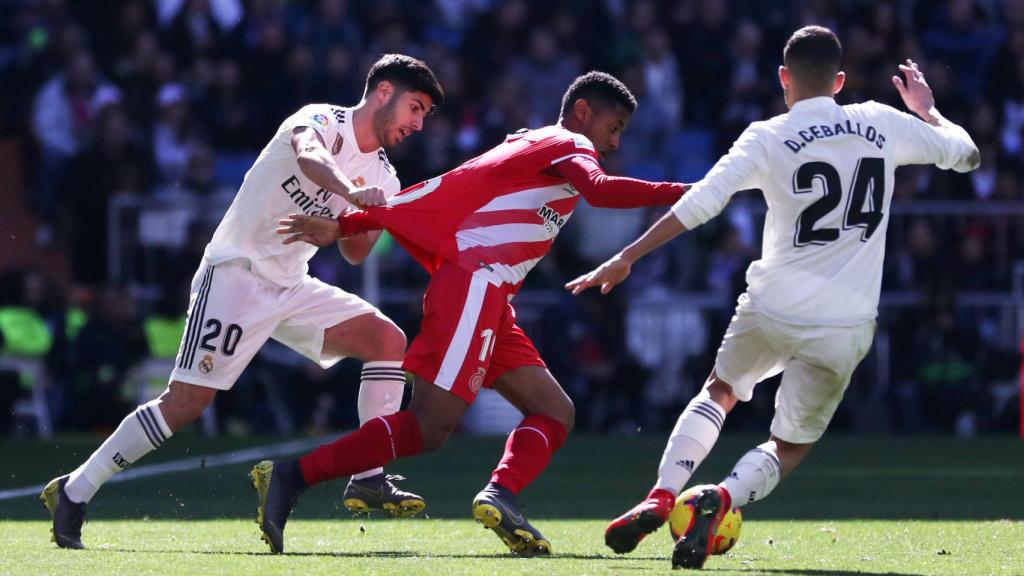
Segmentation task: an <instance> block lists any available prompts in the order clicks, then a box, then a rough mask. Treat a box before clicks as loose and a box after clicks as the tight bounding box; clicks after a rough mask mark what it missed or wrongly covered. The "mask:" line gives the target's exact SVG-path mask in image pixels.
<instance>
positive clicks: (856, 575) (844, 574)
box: [100, 548, 922, 576]
mask: <svg viewBox="0 0 1024 576" xmlns="http://www.w3.org/2000/svg"><path fill="white" fill-rule="evenodd" d="M100 551H101V552H113V553H117V554H122V553H130V554H166V555H170V554H204V555H210V556H250V557H254V558H259V557H266V558H275V557H277V555H275V554H270V553H269V552H239V551H225V552H217V551H213V550H138V549H134V548H104V549H102V550H100ZM281 557H282V558H288V557H297V558H451V559H478V560H516V559H518V557H516V556H513V555H511V554H507V553H495V554H421V553H417V552H410V551H406V550H380V551H371V552H288V553H285V554H282V555H281ZM536 558H537V559H538V560H594V561H609V562H615V563H618V564H621V563H626V562H636V561H657V562H664V563H666V564H667V563H668V559H667V558H665V557H664V556H639V555H635V556H634V555H631V556H617V555H616V556H606V555H603V554H553V555H551V556H539V557H536ZM616 569H617V570H629V569H631V567H629V566H617V567H616ZM635 569H638V570H639V569H645V568H641V567H636V568H635ZM704 571H705V572H711V573H714V572H748V571H749V572H752V573H757V574H801V575H805V576H922V575H919V574H915V573H913V572H871V571H865V570H816V569H800V568H795V569H793V568H790V569H781V568H776V569H772V568H760V567H753V566H751V567H748V568H743V569H736V568H715V567H713V566H712V567H705V568H704Z"/></svg>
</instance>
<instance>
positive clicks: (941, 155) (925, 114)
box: [892, 58, 981, 172]
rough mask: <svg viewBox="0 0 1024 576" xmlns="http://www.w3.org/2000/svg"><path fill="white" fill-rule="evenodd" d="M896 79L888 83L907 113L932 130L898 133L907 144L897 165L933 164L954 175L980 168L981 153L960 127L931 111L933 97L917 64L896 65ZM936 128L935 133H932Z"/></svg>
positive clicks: (914, 128) (909, 62) (933, 108)
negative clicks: (897, 94)
mask: <svg viewBox="0 0 1024 576" xmlns="http://www.w3.org/2000/svg"><path fill="white" fill-rule="evenodd" d="M899 70H900V72H902V73H903V76H904V78H900V77H899V75H893V77H892V83H893V85H894V86H895V87H896V90H897V91H898V92H899V93H900V98H902V99H903V104H904V105H906V107H907V109H908V110H910V111H911V112H913V113H914V114H916V115H917V116H918V117H919V118H921V120H924V121H925V122H926V123H928V124H930V125H931V126H933V127H934V128H928V129H920V128H917V127H916V126H914V125H913V123H911V124H909V125H905V126H904V128H906V129H905V130H901V131H900V133H901V135H902V138H903V139H906V140H908V141H909V142H910V145H909V146H906V147H905V148H908V149H909V152H907V153H904V154H900V155H898V158H897V162H898V163H899V164H936V165H937V166H939V167H940V168H946V169H948V168H952V169H954V170H956V171H958V172H969V171H971V170H974V169H976V168H978V166H979V165H980V164H981V153H980V152H979V151H978V146H977V145H976V144H975V143H974V141H973V140H971V137H970V135H969V134H968V133H967V131H966V130H964V129H963V128H962V127H960V126H958V125H957V124H955V123H953V122H950V121H949V120H947V119H946V118H945V117H943V116H942V114H940V113H939V110H938V109H937V108H936V107H935V97H934V96H933V95H932V89H931V88H930V87H929V86H928V82H927V81H926V80H925V77H924V73H922V72H921V70H920V69H919V68H918V66H917V63H916V62H914V61H913V60H911V59H909V58H908V59H907V62H906V64H900V66H899ZM935 128H938V129H939V130H935Z"/></svg>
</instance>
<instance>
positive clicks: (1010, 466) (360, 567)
mask: <svg viewBox="0 0 1024 576" xmlns="http://www.w3.org/2000/svg"><path fill="white" fill-rule="evenodd" d="M279 440H280V439H278V438H275V439H261V440H253V439H247V440H232V439H218V440H207V439H203V438H198V437H190V436H188V435H179V436H178V437H175V438H174V439H173V440H172V441H170V442H168V446H166V447H165V448H163V449H161V450H160V451H158V452H157V453H154V454H153V455H151V456H150V457H148V458H147V459H146V461H144V462H142V463H140V465H142V464H152V463H157V462H160V461H167V460H174V459H177V458H181V457H183V456H186V455H188V456H195V455H197V454H198V455H201V454H206V453H210V454H212V453H221V452H225V451H231V450H237V449H241V448H243V447H244V448H248V447H251V446H253V445H255V444H259V443H260V442H264V443H271V442H277V441H279ZM760 441H761V439H760V438H751V437H730V436H726V437H724V438H723V439H722V441H721V442H720V443H719V446H718V447H717V448H716V450H715V453H714V454H712V456H711V458H709V459H708V461H707V462H706V463H705V464H704V466H703V467H702V468H701V470H700V472H699V473H698V475H697V477H696V478H695V480H694V482H713V481H717V480H719V479H720V478H721V476H722V475H724V474H725V473H726V472H727V471H728V469H729V467H730V466H731V465H732V463H733V462H734V461H735V460H736V458H738V457H739V456H740V455H741V454H742V453H743V452H744V451H745V450H746V449H748V448H749V447H751V446H752V445H754V444H756V443H758V442H760ZM97 443H98V439H96V438H84V439H71V438H68V439H62V440H61V441H60V442H58V443H48V444H43V443H38V442H30V441H19V442H8V443H4V444H0V461H2V462H5V463H8V464H6V465H5V466H3V469H2V476H0V490H3V489H10V488H16V487H23V486H28V485H32V484H38V483H42V482H45V481H46V480H48V479H49V478H50V477H52V476H54V475H56V474H57V473H59V472H64V471H67V470H70V469H71V468H73V467H74V466H76V465H77V463H78V462H79V461H81V459H82V458H84V457H85V456H86V455H88V453H89V452H90V451H91V450H92V448H94V447H95V445H96V444H97ZM502 443H503V440H502V439H495V438H492V439H479V438H456V439H453V441H452V442H451V443H450V444H449V445H448V446H446V447H445V448H444V449H443V450H442V451H441V452H438V453H435V454H427V455H423V456H420V457H417V458H414V459H411V460H409V461H406V462H401V463H398V465H397V466H393V467H392V468H391V470H390V471H392V472H397V473H401V474H404V475H406V476H407V477H408V478H409V480H407V481H406V482H405V483H404V484H403V485H404V486H406V487H408V488H410V489H413V490H415V491H418V492H420V493H421V494H423V495H424V496H425V497H426V498H427V500H428V508H427V512H428V515H429V518H418V519H411V520H390V519H383V518H377V517H374V518H372V519H369V520H366V519H352V518H351V517H350V515H349V514H348V513H347V512H346V511H345V510H344V509H343V508H341V505H340V494H341V490H342V489H343V484H342V483H341V482H335V483H329V484H326V485H323V486H318V487H315V488H314V489H312V490H311V491H310V492H308V493H307V494H306V495H305V496H304V497H303V499H302V501H301V502H300V504H299V507H298V508H297V509H296V512H295V514H294V516H293V517H292V520H291V521H290V522H289V524H288V530H287V533H286V550H287V552H288V553H287V554H286V555H284V556H270V555H269V554H267V552H266V546H265V545H264V544H263V543H262V542H261V541H260V540H259V531H258V528H257V527H256V525H255V523H254V522H253V519H254V517H255V493H254V491H253V490H252V489H251V487H250V486H249V485H248V483H247V481H246V477H245V474H246V472H247V471H248V469H249V468H250V466H251V465H249V464H242V465H233V466H225V467H218V468H204V469H196V470H192V471H187V472H178V473H170V474H166V475H163V476H158V477H151V478H145V479H139V480H133V481H129V482H125V483H119V484H111V485H109V486H107V487H105V488H104V490H103V491H101V492H100V494H99V495H98V496H97V498H96V499H95V500H94V501H93V503H92V504H91V505H90V510H89V519H90V521H89V523H87V524H86V526H85V530H84V531H83V539H84V541H85V542H86V545H87V546H89V549H88V550H85V551H69V550H58V549H56V548H55V547H54V545H53V544H52V543H50V542H49V522H48V517H47V515H46V512H45V510H44V509H43V508H42V506H41V505H40V504H39V502H38V500H37V499H36V498H35V497H24V498H16V499H8V500H0V536H2V537H3V538H2V543H3V545H2V546H0V574H3V575H6V574H19V575H20V574H25V575H36V574H63V575H68V576H71V575H74V576H78V575H90V574H102V575H104V576H107V575H110V574H132V575H147V574H154V575H156V574H160V575H165V574H303V575H307V574H308V575H319V574H331V575H337V574H361V575H362V574H396V575H397V574H402V575H408V574H427V573H434V574H438V575H440V574H445V575H447V574H498V575H507V574H545V575H560V574H566V575H569V574H572V575H577V574H633V573H664V572H668V571H669V568H670V566H669V560H668V557H669V555H670V553H671V541H670V537H669V536H668V529H667V528H663V529H662V530H661V531H659V532H658V533H656V534H654V535H652V536H651V537H649V538H648V539H647V540H645V541H644V542H643V543H642V544H641V545H640V547H639V548H638V549H637V550H636V551H635V552H634V553H632V554H629V555H625V556H617V555H615V554H613V553H612V552H611V551H610V550H608V549H607V548H605V547H604V544H603V531H604V527H605V525H606V523H607V521H608V520H609V519H610V518H612V517H614V516H615V515H617V514H619V513H621V512H622V511H623V510H625V509H626V508H628V507H629V506H631V505H632V504H634V503H635V501H636V500H637V499H639V498H640V497H642V496H643V494H644V493H645V492H646V490H647V489H648V487H649V485H650V483H651V482H652V481H653V478H654V474H655V469H656V467H657V463H658V459H659V457H660V454H661V449H662V447H663V445H664V438H663V437H662V436H660V435H658V436H650V437H647V436H640V437H635V438H622V437H598V436H576V437H572V438H570V441H569V442H568V443H567V445H566V447H565V448H563V450H562V452H560V453H559V454H558V455H557V456H556V458H555V459H554V461H553V463H552V465H551V467H550V468H549V469H548V470H547V471H546V472H545V474H544V475H543V476H542V477H541V478H540V480H538V481H537V482H536V483H535V484H534V485H533V486H531V487H530V488H529V489H527V490H526V491H525V492H524V493H523V495H522V498H521V500H522V502H523V503H524V504H525V506H526V509H525V512H526V514H527V515H528V517H529V518H530V519H531V521H532V522H533V523H534V524H535V525H536V526H537V527H538V528H539V529H540V530H542V531H543V532H544V534H545V535H546V536H547V537H548V538H549V539H550V540H551V542H552V545H553V547H554V552H555V555H554V556H552V557H550V558H539V559H523V558H514V557H511V556H509V555H508V554H507V552H506V550H505V548H504V545H503V544H501V542H500V541H499V540H498V538H497V537H495V536H494V535H493V534H492V533H491V532H489V531H486V530H483V529H482V528H481V527H479V526H478V525H476V524H475V523H473V521H472V520H471V519H470V518H471V517H470V514H469V508H470V500H471V499H472V497H473V495H474V494H475V493H476V491H477V490H478V489H479V488H480V487H482V485H483V484H484V482H486V479H487V476H488V474H489V472H490V470H491V468H492V467H493V465H494V463H495V462H496V461H497V459H498V458H499V456H500V453H501V447H502ZM1022 486H1024V443H1022V442H1021V441H1020V440H1018V439H1014V438H1002V439H981V440H970V441H958V440H949V439H944V438H867V439H857V438H850V437H829V436H826V438H825V439H824V440H823V441H822V443H821V445H820V446H818V447H816V448H815V451H814V452H812V454H811V455H810V456H809V457H808V459H807V461H806V462H805V463H804V465H803V466H802V467H801V469H800V470H798V471H797V472H796V473H795V474H794V476H793V477H792V478H790V479H789V480H787V481H786V482H785V483H783V484H782V485H781V486H780V487H779V488H778V489H777V491H776V492H775V493H774V494H772V496H771V497H770V498H768V499H767V500H765V501H763V502H759V503H756V504H754V505H751V506H748V507H747V508H745V509H744V525H743V533H742V535H741V537H740V540H739V543H738V544H737V545H736V546H735V547H734V548H733V550H732V551H731V552H730V553H729V554H727V555H725V556H716V557H712V558H711V559H709V560H708V563H707V565H706V568H705V569H706V570H708V571H711V572H712V573H715V574H802V575H822V576H824V575H853V574H860V575H881V574H901V575H915V574H920V575H931V574H936V575H939V574H942V575H945V574H956V575H968V574H979V575H980V574H1006V575H1021V574H1024V498H1021V497H1020V490H1021V487H1022Z"/></svg>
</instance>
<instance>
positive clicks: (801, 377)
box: [772, 322, 874, 444]
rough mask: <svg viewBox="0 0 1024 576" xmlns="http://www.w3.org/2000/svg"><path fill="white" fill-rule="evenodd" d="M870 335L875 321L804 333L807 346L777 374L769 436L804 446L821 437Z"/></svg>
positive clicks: (865, 349) (840, 399)
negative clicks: (777, 380)
mask: <svg viewBox="0 0 1024 576" xmlns="http://www.w3.org/2000/svg"><path fill="white" fill-rule="evenodd" d="M873 335H874V322H871V323H868V324H865V325H862V326H856V327H850V328H845V327H844V328H836V327H821V328H812V329H809V330H808V331H807V334H806V337H805V341H806V342H807V345H806V346H804V347H803V348H802V349H801V351H800V352H799V353H798V355H797V356H796V357H795V358H793V359H792V360H791V361H790V362H789V363H787V365H786V370H785V372H783V374H782V383H781V385H780V386H779V391H778V392H777V394H776V397H775V417H774V419H773V420H772V434H774V435H775V436H777V437H779V438H781V439H782V440H785V441H787V442H791V443H793V444H809V443H813V442H816V441H817V440H818V439H819V438H821V436H822V435H823V434H824V433H825V430H826V428H828V424H829V422H831V421H832V416H833V415H835V412H836V408H838V406H839V403H840V402H841V401H842V399H843V395H844V394H845V393H846V388H847V387H848V386H849V384H850V379H851V377H852V376H853V372H854V370H855V369H856V368H857V365H858V364H859V363H860V361H861V360H862V359H863V358H864V356H865V355H866V354H867V351H868V349H869V348H870V346H871V339H872V337H873Z"/></svg>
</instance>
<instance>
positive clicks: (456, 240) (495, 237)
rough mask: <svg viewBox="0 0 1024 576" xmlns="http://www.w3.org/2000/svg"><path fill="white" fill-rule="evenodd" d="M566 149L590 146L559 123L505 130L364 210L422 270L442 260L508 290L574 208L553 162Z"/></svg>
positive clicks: (574, 196) (585, 150) (575, 196)
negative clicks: (477, 150)
mask: <svg viewBox="0 0 1024 576" xmlns="http://www.w3.org/2000/svg"><path fill="white" fill-rule="evenodd" d="M574 156H588V157H591V158H594V159H596V158H597V153H596V152H595V150H594V145H593V144H592V143H591V142H590V140H588V139H587V138H586V137H585V136H583V135H582V134H577V133H574V132H570V131H569V130H566V129H565V128H562V127H561V126H546V127H544V128H540V129H537V130H529V131H523V132H519V133H516V134H511V135H509V136H508V137H507V138H506V139H505V141H504V142H502V143H501V144H499V145H498V146H495V147H494V148H492V149H490V150H488V151H487V152H485V153H483V154H482V155H480V156H477V157H476V158H473V159H471V160H468V161H466V162H465V163H463V164H462V165H460V166H458V167H457V168H455V169H453V170H451V171H449V172H446V173H445V174H442V175H441V176H438V177H436V178H431V179H430V180H427V181H425V182H421V183H419V184H417V185H415V186H411V187H409V188H406V189H405V190H402V191H401V192H399V193H398V195H396V196H395V197H394V198H392V199H391V200H389V201H388V205H387V206H379V207H375V208H367V209H366V210H367V211H368V212H369V213H370V214H372V215H373V216H374V217H375V218H376V219H377V220H379V221H380V223H381V224H383V225H384V227H385V228H387V229H388V230H389V231H390V232H391V233H392V234H393V235H394V236H395V238H396V239H397V240H398V241H399V242H400V243H401V244H402V245H403V246H404V247H405V248H406V249H407V250H408V251H409V252H410V253H411V254H413V256H414V257H416V259H417V260H418V261H419V262H420V263H421V264H423V265H424V266H425V267H426V268H427V270H428V271H430V272H433V271H435V270H437V268H438V266H440V264H441V263H442V262H444V261H449V262H453V263H456V264H458V265H460V266H462V267H463V268H465V269H466V270H469V271H470V272H473V273H474V274H476V275H479V276H481V277H483V278H485V279H486V280H487V281H488V282H491V283H492V284H494V285H496V286H508V287H509V288H511V289H512V290H515V289H518V288H519V286H520V285H521V284H522V282H523V279H525V278H526V275H527V274H528V273H529V272H530V270H532V269H533V267H534V266H536V265H537V262H539V261H540V259H541V258H543V257H544V255H545V254H547V252H548V250H549V249H550V248H551V244H552V242H554V240H555V237H556V236H558V232H559V231H560V230H561V228H562V226H563V225H564V224H565V223H566V221H568V220H569V217H570V216H572V212H573V210H574V209H575V208H576V203H577V202H578V201H579V198H580V195H579V193H578V192H577V190H576V189H575V188H574V187H573V186H571V185H570V184H569V183H568V182H567V181H566V179H565V178H564V177H562V176H561V175H560V174H559V173H558V171H557V170H555V169H554V168H553V166H554V165H555V164H557V163H559V162H562V161H563V160H566V159H568V158H572V157H574Z"/></svg>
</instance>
